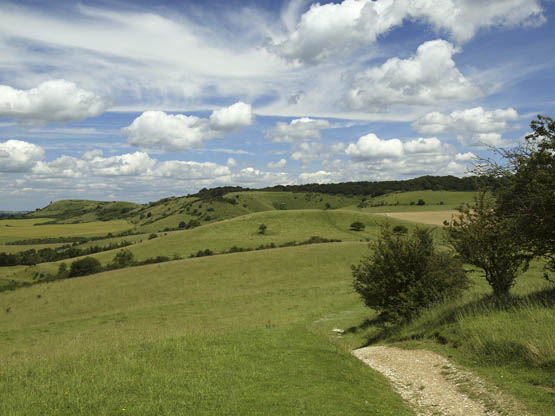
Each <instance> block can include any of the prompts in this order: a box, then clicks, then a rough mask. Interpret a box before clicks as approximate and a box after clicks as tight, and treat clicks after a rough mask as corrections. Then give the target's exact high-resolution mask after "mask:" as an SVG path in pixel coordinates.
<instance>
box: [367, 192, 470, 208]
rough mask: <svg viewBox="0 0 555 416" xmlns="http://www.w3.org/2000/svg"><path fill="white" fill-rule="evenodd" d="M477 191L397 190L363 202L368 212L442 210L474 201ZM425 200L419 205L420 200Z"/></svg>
mask: <svg viewBox="0 0 555 416" xmlns="http://www.w3.org/2000/svg"><path fill="white" fill-rule="evenodd" d="M475 195H476V192H455V191H412V192H396V193H391V194H386V195H382V196H378V197H375V198H369V199H367V200H365V201H364V203H363V204H361V206H360V207H361V208H363V209H364V211H368V212H404V211H441V210H453V209H457V208H458V207H459V206H460V205H461V204H464V203H467V202H472V200H473V198H474V196H475ZM419 200H422V201H424V202H425V204H424V205H418V201H419Z"/></svg>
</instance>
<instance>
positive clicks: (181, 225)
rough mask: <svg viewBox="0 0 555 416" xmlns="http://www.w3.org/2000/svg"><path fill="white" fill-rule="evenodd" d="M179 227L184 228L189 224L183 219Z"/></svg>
mask: <svg viewBox="0 0 555 416" xmlns="http://www.w3.org/2000/svg"><path fill="white" fill-rule="evenodd" d="M178 227H179V228H181V229H183V228H185V227H187V224H186V223H185V221H181V222H180V223H179V225H178Z"/></svg>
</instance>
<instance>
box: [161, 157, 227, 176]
mask: <svg viewBox="0 0 555 416" xmlns="http://www.w3.org/2000/svg"><path fill="white" fill-rule="evenodd" d="M230 174H231V171H230V170H229V168H228V167H227V166H222V165H218V164H216V163H212V162H188V161H180V160H171V161H167V162H162V163H160V164H158V166H157V167H156V170H155V171H154V175H155V176H163V177H169V178H179V179H181V180H189V179H215V178H219V177H222V176H228V175H230Z"/></svg>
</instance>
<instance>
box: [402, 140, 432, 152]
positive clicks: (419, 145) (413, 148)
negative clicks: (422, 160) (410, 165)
mask: <svg viewBox="0 0 555 416" xmlns="http://www.w3.org/2000/svg"><path fill="white" fill-rule="evenodd" d="M403 148H404V150H405V152H407V153H433V152H438V151H441V141H439V139H438V138H436V137H429V138H425V139H424V138H418V139H414V140H410V141H408V142H406V143H404V144H403Z"/></svg>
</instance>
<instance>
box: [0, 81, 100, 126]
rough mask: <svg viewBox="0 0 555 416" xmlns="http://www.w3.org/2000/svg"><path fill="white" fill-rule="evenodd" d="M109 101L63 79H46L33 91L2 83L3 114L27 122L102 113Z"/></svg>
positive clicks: (34, 122)
mask: <svg viewBox="0 0 555 416" xmlns="http://www.w3.org/2000/svg"><path fill="white" fill-rule="evenodd" d="M106 106H107V102H106V101H105V100H104V99H102V98H101V97H99V96H97V95H96V94H94V93H93V92H91V91H86V90H83V89H80V88H78V87H77V86H76V85H75V84H74V83H73V82H69V81H66V80H63V79H59V80H54V81H46V82H43V83H41V84H39V86H38V87H36V88H32V89H29V90H18V89H15V88H12V87H10V86H7V85H0V117H9V118H14V119H16V120H17V121H18V122H19V123H21V124H23V125H29V126H31V125H37V124H46V123H49V122H61V123H64V122H68V121H75V120H82V119H84V118H87V117H94V116H97V115H99V114H101V113H102V112H103V111H104V110H105V108H106Z"/></svg>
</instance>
